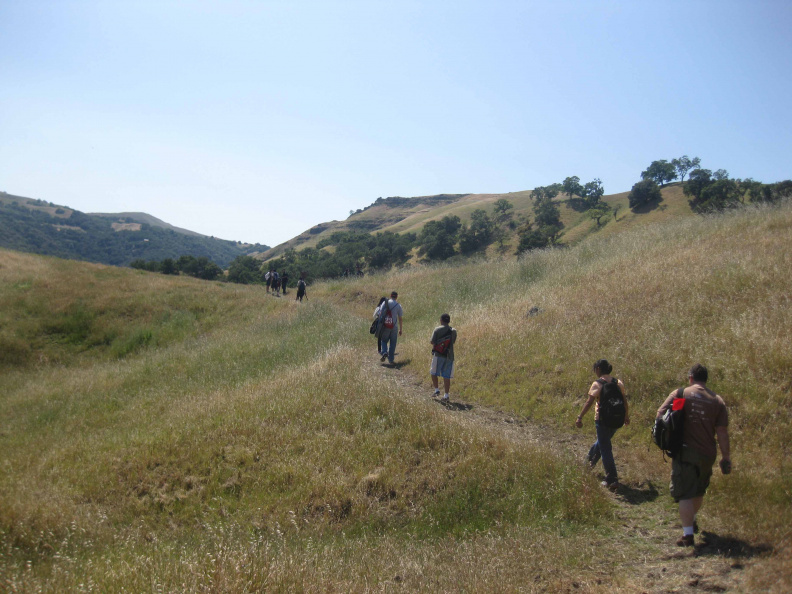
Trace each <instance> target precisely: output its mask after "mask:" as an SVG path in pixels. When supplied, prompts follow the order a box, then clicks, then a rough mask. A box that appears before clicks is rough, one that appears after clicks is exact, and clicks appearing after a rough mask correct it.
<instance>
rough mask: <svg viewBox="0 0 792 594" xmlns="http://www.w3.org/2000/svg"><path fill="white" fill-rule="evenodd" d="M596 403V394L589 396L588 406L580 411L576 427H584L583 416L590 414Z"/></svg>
mask: <svg viewBox="0 0 792 594" xmlns="http://www.w3.org/2000/svg"><path fill="white" fill-rule="evenodd" d="M596 401H597V395H596V394H589V395H588V400H586V404H584V405H583V410H581V411H580V414H579V415H578V417H577V419H575V426H576V427H582V426H583V415H585V414H586V413H587V412H588V410H589V409H590V408H591V405H592V404H594V403H595V402H596Z"/></svg>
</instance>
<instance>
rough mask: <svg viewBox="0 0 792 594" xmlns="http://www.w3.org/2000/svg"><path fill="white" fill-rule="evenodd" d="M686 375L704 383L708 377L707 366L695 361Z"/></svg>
mask: <svg viewBox="0 0 792 594" xmlns="http://www.w3.org/2000/svg"><path fill="white" fill-rule="evenodd" d="M688 375H689V376H690V377H692V378H693V381H694V382H704V383H705V384H706V383H707V378H708V377H709V373H708V372H707V368H706V367H704V366H703V365H702V364H701V363H696V364H695V365H694V366H693V367H691V368H690V372H689V373H688Z"/></svg>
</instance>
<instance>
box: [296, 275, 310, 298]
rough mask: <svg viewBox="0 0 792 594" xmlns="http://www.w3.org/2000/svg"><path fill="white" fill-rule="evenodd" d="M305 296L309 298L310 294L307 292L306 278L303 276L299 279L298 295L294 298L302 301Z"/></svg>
mask: <svg viewBox="0 0 792 594" xmlns="http://www.w3.org/2000/svg"><path fill="white" fill-rule="evenodd" d="M303 297H305V298H306V299H308V295H307V293H306V292H305V279H302V278H301V279H300V280H298V281H297V297H295V298H294V300H295V301H299V302H300V303H302V300H303Z"/></svg>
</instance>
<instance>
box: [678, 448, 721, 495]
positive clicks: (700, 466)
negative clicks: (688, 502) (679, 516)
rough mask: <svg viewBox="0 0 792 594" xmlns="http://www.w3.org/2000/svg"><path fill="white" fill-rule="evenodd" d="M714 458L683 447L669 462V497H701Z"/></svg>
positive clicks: (707, 483) (707, 481)
mask: <svg viewBox="0 0 792 594" xmlns="http://www.w3.org/2000/svg"><path fill="white" fill-rule="evenodd" d="M713 464H715V458H710V457H708V456H704V455H703V454H701V453H699V452H698V451H697V450H694V449H692V448H683V449H682V454H681V455H680V456H679V457H677V458H675V459H674V460H673V461H672V462H671V497H673V498H674V501H676V502H679V501H680V500H681V499H694V498H696V497H703V496H704V493H706V492H707V487H709V484H710V477H711V476H712V465H713Z"/></svg>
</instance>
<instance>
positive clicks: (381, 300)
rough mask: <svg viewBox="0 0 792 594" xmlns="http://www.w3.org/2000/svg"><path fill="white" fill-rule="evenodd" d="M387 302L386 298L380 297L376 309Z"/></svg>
mask: <svg viewBox="0 0 792 594" xmlns="http://www.w3.org/2000/svg"><path fill="white" fill-rule="evenodd" d="M387 300H388V298H387V297H380V302H379V303H377V307H379V306H380V305H382V304H383V303H385V302H386V301H387Z"/></svg>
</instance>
